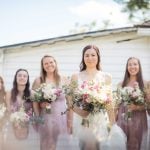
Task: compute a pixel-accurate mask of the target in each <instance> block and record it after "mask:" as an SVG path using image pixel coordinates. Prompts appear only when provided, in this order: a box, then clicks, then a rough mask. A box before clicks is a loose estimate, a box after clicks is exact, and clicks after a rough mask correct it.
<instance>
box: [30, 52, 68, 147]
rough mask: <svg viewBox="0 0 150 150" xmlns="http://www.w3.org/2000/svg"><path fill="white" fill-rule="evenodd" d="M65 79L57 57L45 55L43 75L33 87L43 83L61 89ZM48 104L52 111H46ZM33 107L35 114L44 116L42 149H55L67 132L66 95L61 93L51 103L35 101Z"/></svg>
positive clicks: (42, 66)
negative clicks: (60, 70)
mask: <svg viewBox="0 0 150 150" xmlns="http://www.w3.org/2000/svg"><path fill="white" fill-rule="evenodd" d="M65 80H66V79H65V77H62V76H60V74H59V73H58V67H57V62H56V60H55V58H54V57H52V56H50V55H45V56H44V57H43V58H42V59H41V75H40V77H38V78H36V79H35V81H34V83H33V89H36V88H38V87H40V85H41V84H42V83H46V84H50V85H52V86H53V87H55V88H56V89H57V88H59V89H61V88H62V85H63V82H65ZM48 105H51V113H47V112H46V111H45V110H46V107H47V106H48ZM33 107H34V112H35V115H36V116H40V117H42V118H44V124H40V125H39V133H40V149H41V150H55V149H56V143H57V140H58V136H59V135H62V134H66V133H67V117H66V115H61V113H62V112H64V111H65V110H66V99H65V95H64V94H63V93H61V94H60V96H59V97H58V98H57V99H56V100H55V101H53V102H52V103H51V104H49V103H48V102H40V103H38V102H33Z"/></svg>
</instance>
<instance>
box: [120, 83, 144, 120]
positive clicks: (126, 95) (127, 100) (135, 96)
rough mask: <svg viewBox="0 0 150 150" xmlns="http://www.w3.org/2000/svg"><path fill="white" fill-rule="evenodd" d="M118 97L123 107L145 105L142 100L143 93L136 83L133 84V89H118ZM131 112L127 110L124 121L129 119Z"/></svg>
mask: <svg viewBox="0 0 150 150" xmlns="http://www.w3.org/2000/svg"><path fill="white" fill-rule="evenodd" d="M120 97H121V102H123V103H124V105H126V106H127V105H130V104H134V105H138V106H141V105H145V100H144V92H143V91H142V90H141V89H140V88H139V85H138V83H137V82H135V83H134V86H133V87H124V88H122V89H120ZM131 116H132V111H131V110H128V112H127V114H125V119H131Z"/></svg>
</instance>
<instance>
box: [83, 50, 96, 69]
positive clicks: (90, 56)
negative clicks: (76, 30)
mask: <svg viewBox="0 0 150 150" xmlns="http://www.w3.org/2000/svg"><path fill="white" fill-rule="evenodd" d="M84 62H85V64H86V66H87V68H96V65H97V63H98V56H97V53H96V51H95V50H94V49H93V48H91V49H88V50H86V52H85V53H84Z"/></svg>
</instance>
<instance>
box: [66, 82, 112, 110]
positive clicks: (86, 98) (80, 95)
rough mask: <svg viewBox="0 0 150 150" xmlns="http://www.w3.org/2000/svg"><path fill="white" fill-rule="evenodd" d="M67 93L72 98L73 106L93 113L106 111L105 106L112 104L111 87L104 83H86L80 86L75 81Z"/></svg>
mask: <svg viewBox="0 0 150 150" xmlns="http://www.w3.org/2000/svg"><path fill="white" fill-rule="evenodd" d="M66 91H67V92H66V93H67V94H68V95H70V96H72V100H73V106H74V105H76V106H78V107H80V108H81V109H83V110H85V111H89V112H92V113H93V112H97V111H100V110H102V109H105V106H106V105H107V104H108V103H109V102H110V99H109V94H110V91H111V90H110V87H109V86H106V85H105V84H103V83H99V82H94V81H90V82H88V81H84V82H83V84H81V85H80V86H78V85H77V82H75V81H74V82H72V83H71V84H70V85H69V86H68V88H67V89H66Z"/></svg>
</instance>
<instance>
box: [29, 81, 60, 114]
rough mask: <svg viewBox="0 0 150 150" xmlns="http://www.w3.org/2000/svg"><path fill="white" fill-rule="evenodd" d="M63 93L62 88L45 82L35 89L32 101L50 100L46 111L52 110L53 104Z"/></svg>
mask: <svg viewBox="0 0 150 150" xmlns="http://www.w3.org/2000/svg"><path fill="white" fill-rule="evenodd" d="M61 93H62V90H61V89H60V88H56V87H54V86H52V85H51V84H46V83H43V84H41V86H40V87H39V88H37V89H36V90H34V91H33V94H32V98H31V99H32V101H34V102H48V103H47V104H46V112H47V113H50V112H51V104H50V103H52V102H54V101H55V100H57V98H58V97H59V96H60V94H61Z"/></svg>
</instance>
